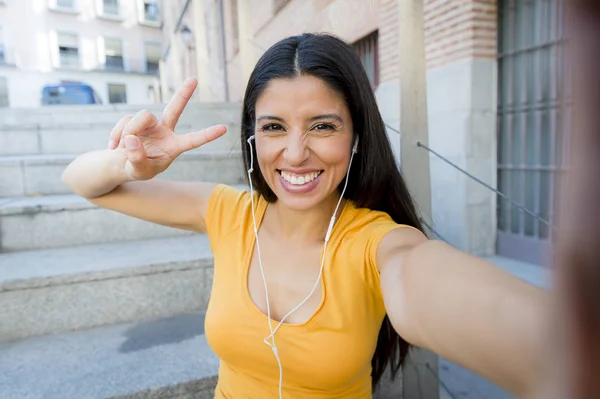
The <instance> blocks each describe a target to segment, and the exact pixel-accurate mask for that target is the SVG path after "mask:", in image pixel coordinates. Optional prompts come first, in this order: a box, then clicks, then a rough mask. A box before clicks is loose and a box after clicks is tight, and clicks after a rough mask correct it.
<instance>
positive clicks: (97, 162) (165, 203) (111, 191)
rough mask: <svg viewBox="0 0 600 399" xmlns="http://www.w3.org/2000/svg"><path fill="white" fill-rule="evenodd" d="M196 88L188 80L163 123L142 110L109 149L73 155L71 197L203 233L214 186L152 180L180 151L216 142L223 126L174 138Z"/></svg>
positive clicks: (119, 129) (127, 120) (119, 128)
mask: <svg viewBox="0 0 600 399" xmlns="http://www.w3.org/2000/svg"><path fill="white" fill-rule="evenodd" d="M196 85H197V81H196V79H188V80H186V82H185V83H184V85H183V87H182V88H181V89H180V90H179V91H178V92H177V93H176V94H175V96H174V97H173V99H172V100H171V101H170V102H169V104H168V105H167V107H166V108H165V110H164V112H163V115H162V119H161V120H160V121H159V120H157V119H156V118H155V117H154V115H152V114H151V113H150V112H148V111H145V110H142V111H140V112H138V113H137V114H136V115H133V116H127V117H124V118H123V119H121V120H120V121H119V122H118V123H117V124H116V125H115V127H114V128H113V130H112V132H111V133H110V137H109V144H108V148H107V149H104V150H99V151H92V152H88V153H85V154H83V155H81V156H79V157H77V158H76V159H75V160H74V161H73V162H72V163H71V164H69V165H68V166H67V168H66V169H65V171H64V172H63V175H62V179H63V182H64V183H65V184H66V185H67V186H68V187H69V188H70V189H71V190H72V191H73V192H74V193H76V194H78V195H80V196H82V197H84V198H86V199H88V200H89V201H91V202H93V203H94V204H97V205H98V206H101V207H103V208H107V209H111V210H114V211H117V212H120V213H124V214H127V215H130V216H133V217H136V218H139V219H144V220H147V221H150V222H154V223H158V224H163V225H166V226H170V227H176V228H182V229H187V230H193V231H201V232H204V230H205V225H204V218H205V213H206V205H207V202H208V198H209V196H210V194H211V192H212V190H213V188H214V187H215V183H202V182H173V181H164V180H159V179H155V178H154V177H155V176H156V175H158V174H159V173H161V172H163V171H165V170H166V169H167V168H168V167H169V166H170V165H171V163H172V162H173V161H174V160H175V159H176V158H177V157H178V156H179V155H181V154H182V153H183V152H185V151H189V150H191V149H194V148H197V147H200V146H202V145H203V144H206V143H208V142H210V141H212V140H215V139H217V138H218V137H220V136H222V135H223V134H224V133H225V132H226V130H227V129H226V127H225V126H223V125H217V126H212V127H210V128H207V129H204V130H202V131H199V132H194V133H188V134H185V135H178V134H175V132H174V129H175V125H176V124H177V121H178V120H179V117H180V116H181V113H182V112H183V110H184V108H185V106H186V105H187V103H188V101H189V100H190V98H191V96H192V94H193V92H194V90H195V88H196Z"/></svg>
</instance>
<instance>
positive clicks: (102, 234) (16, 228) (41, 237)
mask: <svg viewBox="0 0 600 399" xmlns="http://www.w3.org/2000/svg"><path fill="white" fill-rule="evenodd" d="M59 197H60V199H63V198H65V197H73V199H72V200H71V199H69V202H64V203H52V204H47V201H46V200H47V199H48V198H47V197H39V198H36V197H33V198H27V199H28V200H42V201H40V202H38V203H37V204H36V203H35V202H34V203H33V204H32V205H31V206H20V204H21V203H22V202H25V201H24V200H23V199H19V200H16V201H13V202H10V201H9V202H8V203H7V204H5V205H2V206H0V252H14V251H25V250H35V249H44V248H58V247H69V246H76V245H88V244H99V243H109V242H122V241H134V240H143V239H150V238H159V237H180V236H186V235H190V234H191V233H190V232H189V231H185V230H181V229H174V228H170V227H166V226H161V225H158V224H154V223H150V222H146V221H143V220H140V219H135V218H132V217H130V216H127V215H123V214H120V213H117V212H113V211H110V210H107V209H102V208H98V207H96V206H94V205H92V204H90V203H88V202H87V201H85V200H81V199H80V198H79V197H77V196H74V195H73V196H59ZM32 202H33V201H32ZM40 203H41V204H40Z"/></svg>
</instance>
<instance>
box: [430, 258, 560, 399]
mask: <svg viewBox="0 0 600 399" xmlns="http://www.w3.org/2000/svg"><path fill="white" fill-rule="evenodd" d="M486 259H487V260H488V261H490V262H492V263H494V264H495V265H497V266H498V267H501V268H502V269H504V270H506V271H508V272H509V273H511V274H513V275H514V276H516V277H519V278H520V279H522V280H524V281H526V282H528V283H530V284H533V285H535V286H538V287H544V288H550V287H551V284H552V272H551V271H550V270H549V269H547V268H545V267H542V266H537V265H533V264H530V263H525V262H520V261H517V260H513V259H509V258H503V257H500V256H492V257H488V258H486ZM439 376H440V380H441V383H440V399H514V396H512V395H510V394H508V393H507V392H505V391H504V390H502V389H501V388H499V387H497V386H496V385H494V384H492V383H491V382H489V381H487V380H485V379H484V378H482V377H479V376H478V375H476V374H474V373H472V372H471V371H469V370H467V369H465V368H463V367H460V366H458V365H456V364H454V363H451V362H449V361H447V360H446V359H443V358H441V357H440V358H439Z"/></svg>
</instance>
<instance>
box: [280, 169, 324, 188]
mask: <svg viewBox="0 0 600 399" xmlns="http://www.w3.org/2000/svg"><path fill="white" fill-rule="evenodd" d="M278 172H279V174H280V175H281V177H282V178H283V180H285V181H286V182H288V183H290V184H292V185H294V186H302V185H304V184H308V183H310V182H311V181H313V180H315V179H316V178H317V177H319V175H320V174H321V173H322V172H323V171H322V170H319V171H314V172H309V173H302V174H300V173H292V172H288V171H283V170H278Z"/></svg>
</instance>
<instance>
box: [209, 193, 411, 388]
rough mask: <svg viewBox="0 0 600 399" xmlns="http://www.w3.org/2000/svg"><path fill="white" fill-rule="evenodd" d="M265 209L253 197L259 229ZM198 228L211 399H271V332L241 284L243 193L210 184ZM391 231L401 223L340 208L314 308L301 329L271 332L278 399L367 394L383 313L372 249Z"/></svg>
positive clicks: (246, 249) (246, 208)
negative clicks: (203, 245)
mask: <svg viewBox="0 0 600 399" xmlns="http://www.w3.org/2000/svg"><path fill="white" fill-rule="evenodd" d="M266 208H267V201H265V200H264V198H262V197H260V196H258V195H257V194H255V209H256V220H257V224H258V225H259V226H260V223H261V221H262V218H263V215H264V213H265V210H266ZM206 225H207V232H208V236H209V238H210V245H211V250H212V252H213V254H214V260H215V267H214V279H213V287H212V294H211V297H210V301H209V305H208V310H207V313H206V321H205V332H206V338H207V340H208V343H209V345H210V347H211V348H212V350H213V351H214V352H215V353H216V354H217V356H218V357H219V358H220V367H219V382H218V384H217V388H216V391H215V398H218V399H223V398H226V399H242V398H253V399H271V398H275V399H276V398H278V397H279V367H278V365H277V360H276V358H275V356H274V355H273V352H272V350H271V348H270V347H269V346H267V345H266V344H265V343H264V342H263V339H264V338H265V337H267V336H268V335H269V333H270V331H269V326H268V321H267V316H266V315H265V314H264V313H263V312H262V311H261V310H260V309H258V308H257V307H256V305H255V304H254V302H252V300H251V298H250V295H249V293H248V286H247V277H248V268H249V265H250V260H251V256H252V253H253V251H254V243H255V237H254V230H253V223H252V208H251V202H250V193H248V192H246V191H240V190H237V189H234V188H232V187H229V186H226V185H219V186H217V187H216V188H215V190H214V191H213V193H212V194H211V197H210V199H209V203H208V209H207V215H206ZM398 227H407V226H402V225H399V224H397V223H395V222H394V221H393V220H392V219H391V218H390V216H389V215H387V214H386V213H383V212H378V211H372V210H369V209H364V208H356V207H355V206H354V205H353V204H352V203H351V202H350V201H348V202H346V205H345V206H344V208H343V210H342V212H341V214H340V217H339V219H338V220H337V221H336V224H335V227H334V228H333V232H332V235H331V238H330V241H329V243H328V245H327V253H326V260H325V266H324V268H323V275H322V278H323V280H322V286H323V287H324V291H323V299H322V301H321V305H320V306H319V307H318V309H317V310H316V312H315V313H314V314H313V315H312V316H311V317H310V318H309V319H308V320H307V321H306V322H304V323H302V324H286V323H284V324H283V325H282V326H281V327H280V328H279V330H278V331H277V333H276V335H275V340H276V342H277V348H278V352H279V357H280V359H281V363H282V367H283V397H284V398H294V399H303V398H311V399H315V398H317V399H318V398H328V399H332V398H360V399H367V398H371V397H372V395H371V358H372V357H373V353H374V351H375V346H376V344H377V336H378V333H379V329H380V327H381V323H382V321H383V318H384V316H385V308H384V304H383V298H382V295H381V291H380V286H379V272H378V270H377V267H376V264H375V259H376V252H377V245H378V244H379V242H380V240H381V238H382V237H383V236H384V235H385V234H386V233H388V232H389V231H391V230H392V229H395V228H398ZM273 325H274V326H275V325H277V322H274V323H273Z"/></svg>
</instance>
